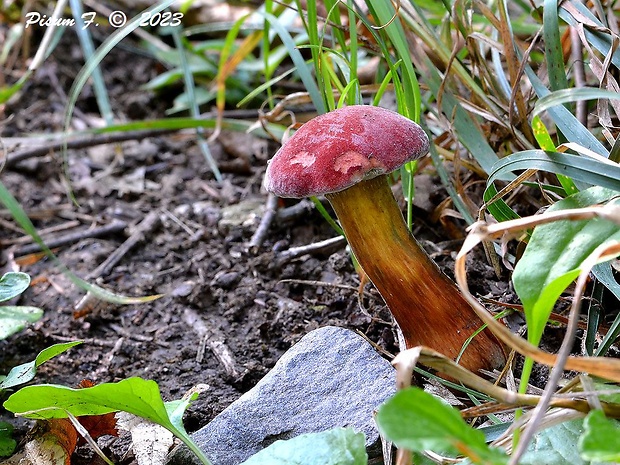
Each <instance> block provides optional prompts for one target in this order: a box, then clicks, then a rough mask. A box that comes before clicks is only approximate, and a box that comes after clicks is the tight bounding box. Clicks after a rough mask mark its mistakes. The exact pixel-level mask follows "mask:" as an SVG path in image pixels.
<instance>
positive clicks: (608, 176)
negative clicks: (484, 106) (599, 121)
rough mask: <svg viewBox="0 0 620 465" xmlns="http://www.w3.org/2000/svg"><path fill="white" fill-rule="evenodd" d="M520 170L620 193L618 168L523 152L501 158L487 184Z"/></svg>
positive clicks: (574, 157) (591, 160)
mask: <svg viewBox="0 0 620 465" xmlns="http://www.w3.org/2000/svg"><path fill="white" fill-rule="evenodd" d="M523 169H537V170H541V171H547V172H549V173H556V174H563V175H566V176H568V177H570V178H571V179H574V180H577V181H581V182H584V183H587V184H589V185H591V186H601V187H606V188H609V189H614V190H617V191H620V165H617V164H614V163H611V162H603V161H601V160H597V159H594V158H587V157H580V156H578V155H571V154H567V153H559V152H544V151H542V150H525V151H523V152H517V153H515V154H512V155H509V156H507V157H505V158H502V159H501V160H500V161H499V162H498V163H497V164H496V165H495V166H494V167H493V169H492V170H491V173H490V175H489V180H488V182H489V183H492V182H494V181H495V180H497V179H500V178H503V177H505V176H506V174H508V173H511V172H513V171H517V170H523Z"/></svg>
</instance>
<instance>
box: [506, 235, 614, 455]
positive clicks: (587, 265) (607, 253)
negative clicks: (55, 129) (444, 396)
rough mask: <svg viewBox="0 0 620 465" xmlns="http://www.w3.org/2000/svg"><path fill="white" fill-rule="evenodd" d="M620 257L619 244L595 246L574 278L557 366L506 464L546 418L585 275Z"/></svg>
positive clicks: (523, 448) (569, 342)
mask: <svg viewBox="0 0 620 465" xmlns="http://www.w3.org/2000/svg"><path fill="white" fill-rule="evenodd" d="M618 254H620V242H614V243H612V244H605V243H603V244H601V245H600V246H598V247H597V248H596V249H595V250H594V251H593V252H592V253H591V254H590V256H589V257H588V258H587V259H586V261H585V262H584V264H583V269H582V271H581V273H580V275H579V277H578V278H577V283H576V286H575V292H574V296H573V303H572V305H571V310H570V316H569V320H568V327H567V329H566V335H565V336H564V340H563V341H562V346H561V348H560V351H559V353H558V357H557V361H556V364H555V365H554V367H553V369H552V370H551V375H550V376H549V381H548V382H547V386H546V387H545V391H544V392H543V395H542V397H541V399H540V402H539V403H538V405H537V406H536V408H535V409H534V411H533V412H532V418H531V421H530V423H529V425H528V427H527V428H526V430H525V431H524V433H523V436H521V440H520V442H519V445H518V447H517V449H516V450H515V452H514V454H513V455H512V456H511V458H510V462H509V464H511V465H516V464H518V462H519V459H520V458H521V457H522V456H523V454H524V453H525V452H526V450H527V447H528V445H529V443H530V440H531V439H532V438H533V437H534V435H535V434H536V431H537V430H538V427H539V425H540V423H541V422H542V419H543V416H544V415H545V411H546V410H547V408H548V407H549V404H550V402H551V398H552V396H553V393H554V391H555V389H556V386H557V385H558V383H559V382H560V379H561V377H562V373H563V372H564V366H565V365H566V362H567V360H568V357H569V353H570V350H571V347H572V346H573V343H574V341H575V334H576V331H577V321H578V318H579V311H580V309H581V300H582V298H583V293H584V289H585V287H586V283H587V279H588V275H589V274H590V270H592V267H594V265H596V264H597V263H598V262H599V261H600V260H601V259H604V258H605V257H612V258H613V257H615V256H617V255H618Z"/></svg>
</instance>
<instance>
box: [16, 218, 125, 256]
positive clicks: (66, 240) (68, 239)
mask: <svg viewBox="0 0 620 465" xmlns="http://www.w3.org/2000/svg"><path fill="white" fill-rule="evenodd" d="M126 227H127V223H125V222H124V221H121V220H117V219H114V220H112V222H111V223H109V224H106V225H103V226H98V227H96V228H89V229H86V230H82V231H76V232H72V233H69V234H66V235H64V236H61V237H57V238H54V239H50V240H48V241H45V244H46V245H47V247H48V248H50V249H53V248H56V247H62V246H63V245H67V244H73V243H75V242H79V241H81V240H82V239H87V238H93V237H102V236H107V235H108V234H114V233H117V232H120V231H122V230H124V229H125V228H126ZM41 250H42V249H41V246H40V245H39V244H28V245H25V246H23V247H20V248H19V249H17V250H16V251H15V256H21V255H28V254H31V253H35V252H40V251H41Z"/></svg>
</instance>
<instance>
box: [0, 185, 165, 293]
mask: <svg viewBox="0 0 620 465" xmlns="http://www.w3.org/2000/svg"><path fill="white" fill-rule="evenodd" d="M0 203H2V204H4V206H5V207H6V208H7V210H9V212H10V213H11V216H12V217H13V219H14V220H15V221H16V222H17V224H19V226H20V227H21V228H22V229H23V230H24V231H25V232H26V233H27V234H28V235H29V236H30V237H32V239H33V240H34V241H35V242H36V243H37V244H38V245H39V246H40V247H41V249H42V250H43V252H44V253H45V254H46V255H47V256H48V257H49V258H50V259H51V260H52V261H53V262H54V264H55V265H56V266H58V268H60V270H61V271H62V272H63V273H64V274H65V276H67V277H68V278H69V279H70V280H71V281H72V282H73V283H74V284H75V285H76V286H78V287H79V288H81V289H84V290H85V291H88V292H90V293H91V294H93V295H94V296H95V297H97V298H99V299H101V300H104V301H106V302H111V303H116V304H123V305H124V304H136V303H144V302H150V301H152V300H155V299H158V298H159V297H161V296H159V295H154V296H146V297H127V296H123V295H120V294H115V293H113V292H110V291H108V290H106V289H103V288H101V287H99V286H95V285H93V284H90V283H88V282H87V281H84V280H83V279H82V278H80V277H78V276H77V275H76V274H74V273H73V272H72V271H71V270H69V269H68V268H67V267H66V266H65V265H64V264H63V263H62V262H61V261H60V260H59V259H58V258H57V257H56V255H54V253H53V252H52V251H51V250H50V249H49V247H47V245H45V243H44V242H43V239H41V236H39V233H38V232H37V230H36V228H35V227H34V225H33V224H32V222H31V221H30V218H28V215H26V212H25V211H24V210H23V209H22V207H21V205H20V204H19V202H17V200H16V199H15V197H13V195H12V194H11V193H10V192H9V190H8V189H7V188H6V187H5V186H4V184H2V183H1V182H0Z"/></svg>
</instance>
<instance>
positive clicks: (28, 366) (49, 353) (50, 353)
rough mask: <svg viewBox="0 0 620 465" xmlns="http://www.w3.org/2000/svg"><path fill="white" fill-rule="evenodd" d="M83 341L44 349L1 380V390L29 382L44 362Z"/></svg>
mask: <svg viewBox="0 0 620 465" xmlns="http://www.w3.org/2000/svg"><path fill="white" fill-rule="evenodd" d="M81 343H82V341H73V342H63V343H60V344H54V345H52V346H49V347H48V348H46V349H43V350H42V351H41V352H39V354H38V355H37V357H36V358H35V359H34V361H32V362H28V363H23V364H22V365H18V366H16V367H13V369H12V370H11V371H10V372H9V374H8V375H6V377H5V378H4V379H3V380H2V381H1V382H0V390H3V389H9V388H12V387H15V386H18V385H20V384H24V383H27V382H28V381H30V380H31V379H32V378H34V375H35V374H36V372H37V368H38V367H40V366H41V365H42V364H43V363H45V362H47V361H48V360H49V359H51V358H53V357H56V356H57V355H59V354H62V353H63V352H66V351H67V350H69V349H71V348H72V347H75V346H76V345H78V344H81Z"/></svg>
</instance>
